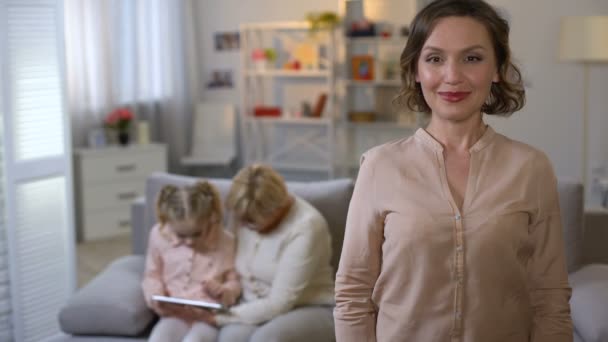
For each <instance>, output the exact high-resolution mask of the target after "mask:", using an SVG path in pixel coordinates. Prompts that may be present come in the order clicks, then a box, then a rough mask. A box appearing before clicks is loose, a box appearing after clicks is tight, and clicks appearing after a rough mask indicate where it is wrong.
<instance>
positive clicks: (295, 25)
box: [240, 21, 310, 30]
mask: <svg viewBox="0 0 608 342" xmlns="http://www.w3.org/2000/svg"><path fill="white" fill-rule="evenodd" d="M240 28H241V30H308V29H309V28H310V24H309V23H308V22H307V21H277V22H259V23H248V24H241V27H240Z"/></svg>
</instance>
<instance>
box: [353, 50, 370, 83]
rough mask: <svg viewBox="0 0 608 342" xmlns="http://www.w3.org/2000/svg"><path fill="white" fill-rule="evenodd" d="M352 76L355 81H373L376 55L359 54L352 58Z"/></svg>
mask: <svg viewBox="0 0 608 342" xmlns="http://www.w3.org/2000/svg"><path fill="white" fill-rule="evenodd" d="M351 66H352V77H353V80H355V81H371V80H373V79H374V57H373V56H371V55H359V56H353V57H352V58H351Z"/></svg>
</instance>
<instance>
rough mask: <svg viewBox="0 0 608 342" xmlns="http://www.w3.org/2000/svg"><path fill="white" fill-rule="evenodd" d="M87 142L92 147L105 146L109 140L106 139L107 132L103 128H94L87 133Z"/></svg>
mask: <svg viewBox="0 0 608 342" xmlns="http://www.w3.org/2000/svg"><path fill="white" fill-rule="evenodd" d="M87 143H88V145H89V147H90V148H103V147H106V146H107V144H108V142H107V140H106V132H105V130H103V129H101V128H94V129H92V130H90V131H89V133H88V134H87Z"/></svg>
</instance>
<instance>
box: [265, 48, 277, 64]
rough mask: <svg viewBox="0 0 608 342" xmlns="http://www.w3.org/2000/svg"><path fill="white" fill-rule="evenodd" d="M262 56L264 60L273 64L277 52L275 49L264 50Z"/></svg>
mask: <svg viewBox="0 0 608 342" xmlns="http://www.w3.org/2000/svg"><path fill="white" fill-rule="evenodd" d="M264 56H265V57H266V60H267V61H269V62H274V61H276V60H277V52H276V50H275V49H271V48H268V49H264Z"/></svg>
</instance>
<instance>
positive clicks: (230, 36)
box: [214, 32, 241, 51]
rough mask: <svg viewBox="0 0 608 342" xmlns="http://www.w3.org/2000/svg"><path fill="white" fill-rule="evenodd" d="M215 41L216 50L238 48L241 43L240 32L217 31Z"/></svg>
mask: <svg viewBox="0 0 608 342" xmlns="http://www.w3.org/2000/svg"><path fill="white" fill-rule="evenodd" d="M214 41H215V50H216V51H226V50H237V49H239V48H240V45H241V43H240V36H239V33H238V32H217V33H215V35H214Z"/></svg>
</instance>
